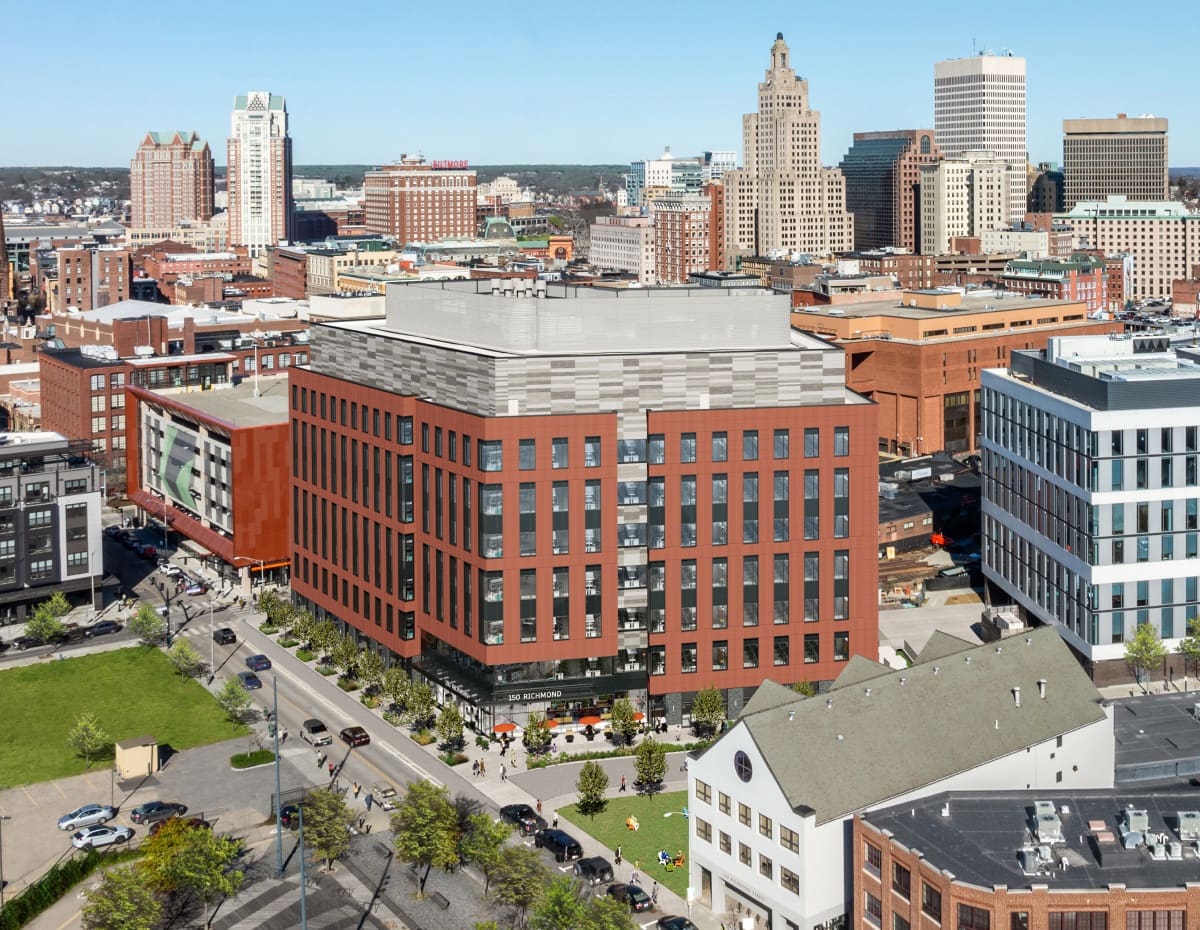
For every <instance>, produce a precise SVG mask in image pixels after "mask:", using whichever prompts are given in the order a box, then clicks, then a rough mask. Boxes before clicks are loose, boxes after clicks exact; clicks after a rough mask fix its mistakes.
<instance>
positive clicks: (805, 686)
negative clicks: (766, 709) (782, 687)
mask: <svg viewBox="0 0 1200 930" xmlns="http://www.w3.org/2000/svg"><path fill="white" fill-rule="evenodd" d="M792 690H793V691H795V692H796V693H797V694H799V695H800V696H801V697H812V696H813V695H814V694H816V693H817V690H816V689H815V688H814V687H813V686H812V682H809V681H798V682H796V683H795V684H794V685H792Z"/></svg>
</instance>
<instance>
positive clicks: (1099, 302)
mask: <svg viewBox="0 0 1200 930" xmlns="http://www.w3.org/2000/svg"><path fill="white" fill-rule="evenodd" d="M999 283H1000V285H1001V286H1002V287H1004V288H1005V289H1006V290H1010V291H1015V292H1016V293H1018V294H1022V295H1024V296H1026V297H1033V296H1037V297H1045V298H1048V299H1049V300H1081V301H1083V302H1084V304H1086V305H1087V309H1088V314H1089V315H1090V314H1095V313H1102V312H1104V311H1105V310H1107V309H1108V288H1107V282H1106V281H1105V263H1104V260H1103V259H1101V258H1094V257H1092V256H1090V255H1082V254H1080V255H1073V256H1071V258H1069V259H1065V260H1063V259H1058V260H1054V261H1050V260H1046V261H1038V260H1031V259H1021V258H1018V259H1014V260H1013V261H1011V262H1009V263H1008V264H1007V265H1005V266H1004V273H1003V274H1001V275H1000V282H999Z"/></svg>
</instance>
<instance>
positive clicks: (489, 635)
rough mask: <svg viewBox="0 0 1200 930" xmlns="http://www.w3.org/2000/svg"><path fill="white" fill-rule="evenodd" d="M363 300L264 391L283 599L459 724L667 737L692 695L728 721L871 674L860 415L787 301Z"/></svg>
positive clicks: (873, 619)
mask: <svg viewBox="0 0 1200 930" xmlns="http://www.w3.org/2000/svg"><path fill="white" fill-rule="evenodd" d="M387 300H388V314H387V319H386V321H377V320H359V321H347V322H339V323H330V324H324V325H320V326H318V327H316V328H314V331H313V333H314V342H315V343H316V345H315V347H314V353H313V358H314V361H313V364H312V365H311V367H310V368H307V369H300V368H297V369H294V370H293V371H292V372H291V374H290V378H291V389H292V397H291V406H292V430H293V446H294V449H293V453H294V454H293V475H292V509H293V513H292V540H293V560H292V588H293V592H294V594H295V596H296V598H297V599H298V600H299V601H300V602H301V603H303V604H306V605H307V606H309V607H311V608H312V609H313V610H314V612H315V613H317V614H318V615H319V616H328V617H331V618H334V619H336V620H337V621H340V622H341V623H342V624H343V625H345V626H346V627H348V628H350V629H352V630H357V631H358V632H359V633H361V634H363V635H364V636H365V637H366V638H367V639H369V640H371V641H372V642H373V643H374V644H376V645H377V646H378V648H380V649H381V650H382V651H388V650H390V651H391V652H392V653H393V654H394V655H395V656H396V657H399V658H400V659H402V660H403V661H405V662H406V663H408V664H410V665H411V667H412V668H413V669H414V670H415V672H416V673H417V674H418V675H419V676H423V677H425V678H427V679H429V680H430V681H431V682H432V683H433V684H435V685H436V691H437V694H438V697H439V699H440V700H443V701H446V700H457V701H459V702H460V703H461V704H462V705H463V710H464V714H465V716H466V717H467V718H468V720H470V721H472V722H473V723H475V724H476V725H477V726H480V727H481V728H487V727H490V726H491V724H492V723H493V722H494V721H495V720H496V719H502V718H505V717H510V716H513V715H516V718H521V716H522V715H523V714H525V713H527V712H528V711H531V710H539V711H541V710H544V711H547V712H549V713H550V714H552V715H570V714H571V712H572V711H578V710H580V709H582V708H592V707H597V706H598V707H601V708H603V707H605V706H606V705H608V704H609V703H611V701H612V700H613V699H614V698H615V697H619V696H623V695H628V696H630V697H631V698H632V699H634V701H635V703H636V704H637V705H638V706H639V707H640V708H641V709H642V710H644V711H645V712H646V713H648V714H649V715H650V716H651V717H652V718H654V719H658V718H660V717H665V719H666V720H667V721H668V722H675V723H677V722H680V721H682V719H683V717H684V714H685V712H686V711H687V710H688V709H689V708H690V703H691V699H692V696H693V695H694V693H695V692H696V691H697V690H699V689H700V688H704V687H708V686H717V687H720V688H722V689H725V690H726V693H727V696H728V704H729V711H730V714H731V715H736V714H737V712H738V711H739V710H740V709H741V707H742V704H743V702H744V700H745V698H747V697H748V696H749V695H750V694H751V693H752V692H753V690H754V689H755V688H756V687H757V685H758V684H759V683H760V682H761V681H762V680H763V679H764V678H766V677H768V676H770V677H772V678H774V679H776V680H782V681H789V682H791V681H799V680H802V679H807V680H810V681H814V682H820V681H828V680H831V679H832V678H834V677H835V676H836V674H837V673H838V671H839V670H840V668H841V667H843V664H844V662H845V661H847V660H848V659H849V657H850V656H851V655H852V654H863V655H867V656H871V657H873V656H874V655H875V654H876V647H877V643H878V617H877V613H876V590H875V589H876V577H877V574H876V554H875V534H876V529H875V527H876V521H877V519H878V515H877V510H876V483H877V473H876V461H875V442H876V410H875V407H874V405H872V404H870V403H867V402H865V401H864V400H863V398H861V397H860V396H859V395H857V394H855V393H853V392H852V391H848V390H847V389H846V388H845V384H844V364H845V362H844V355H843V353H842V352H841V350H840V349H836V348H833V347H830V346H829V345H828V344H826V343H824V342H822V341H821V340H817V339H813V338H811V337H808V336H805V335H803V334H800V333H794V332H792V331H791V330H790V328H789V325H788V307H787V300H786V298H781V297H777V296H775V295H772V294H770V293H769V292H766V291H763V290H759V289H757V288H746V289H742V290H734V291H731V290H729V289H715V288H686V289H685V288H678V289H670V290H657V289H642V290H636V291H620V290H608V289H601V288H574V287H570V286H564V285H553V284H550V285H547V284H546V283H545V282H535V281H526V280H519V281H518V280H508V281H499V280H487V281H456V282H437V283H432V282H431V283H428V284H412V285H408V286H406V287H393V288H390V289H389V294H388V298H387ZM468 317H469V318H470V328H469V332H470V334H471V341H470V342H467V341H465V339H464V335H463V334H464V333H466V332H468V328H467V327H466V326H465V325H464V323H465V320H466V319H467V318H468ZM630 347H637V348H636V349H635V348H630ZM506 517H507V519H506ZM806 537H807V538H806Z"/></svg>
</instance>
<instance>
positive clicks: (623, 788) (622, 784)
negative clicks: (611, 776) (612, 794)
mask: <svg viewBox="0 0 1200 930" xmlns="http://www.w3.org/2000/svg"><path fill="white" fill-rule="evenodd" d="M621 790H622V791H624V790H625V776H624V775H622V776H621Z"/></svg>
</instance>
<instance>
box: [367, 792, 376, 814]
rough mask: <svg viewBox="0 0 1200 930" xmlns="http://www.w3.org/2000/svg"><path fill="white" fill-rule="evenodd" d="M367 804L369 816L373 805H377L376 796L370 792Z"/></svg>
mask: <svg viewBox="0 0 1200 930" xmlns="http://www.w3.org/2000/svg"><path fill="white" fill-rule="evenodd" d="M365 803H366V805H367V813H368V814H369V813H371V805H372V804H374V803H375V795H373V794H371V792H369V791H368V792H367V797H366V799H365Z"/></svg>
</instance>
